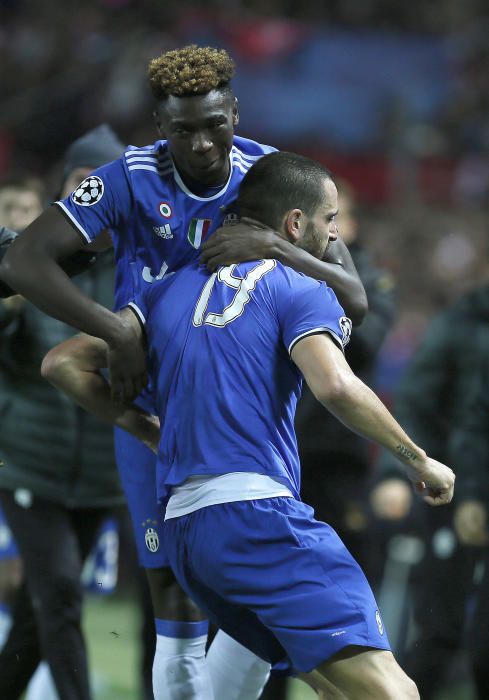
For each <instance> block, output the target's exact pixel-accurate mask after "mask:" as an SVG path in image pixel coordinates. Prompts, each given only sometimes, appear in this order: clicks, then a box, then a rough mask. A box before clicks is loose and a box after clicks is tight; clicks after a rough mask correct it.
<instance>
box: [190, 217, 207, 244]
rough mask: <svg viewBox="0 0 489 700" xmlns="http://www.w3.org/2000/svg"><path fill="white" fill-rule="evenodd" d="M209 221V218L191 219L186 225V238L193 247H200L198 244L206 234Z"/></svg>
mask: <svg viewBox="0 0 489 700" xmlns="http://www.w3.org/2000/svg"><path fill="white" fill-rule="evenodd" d="M211 223H212V220H211V219H192V221H191V222H190V225H189V227H188V233H187V238H188V241H189V243H190V244H191V245H193V247H194V248H200V244H201V243H202V241H203V240H204V238H205V237H206V236H207V233H208V231H209V227H210V225H211Z"/></svg>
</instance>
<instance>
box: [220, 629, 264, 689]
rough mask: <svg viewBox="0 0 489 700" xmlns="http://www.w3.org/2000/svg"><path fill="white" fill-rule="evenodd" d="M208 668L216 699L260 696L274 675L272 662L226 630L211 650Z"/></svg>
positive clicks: (221, 633)
mask: <svg viewBox="0 0 489 700" xmlns="http://www.w3.org/2000/svg"><path fill="white" fill-rule="evenodd" d="M207 668H208V673H209V675H210V678H211V683H212V690H213V693H214V698H215V699H216V700H220V699H221V698H226V700H257V698H259V697H260V696H261V694H262V692H263V688H264V687H265V685H266V683H267V681H268V678H269V677H270V664H269V663H267V662H266V661H263V659H260V658H259V657H258V656H256V655H255V654H253V652H252V651H250V650H249V649H246V647H244V646H242V645H241V644H239V643H238V642H236V641H235V640H234V639H233V638H232V637H230V636H229V635H227V634H226V633H225V632H223V631H222V630H219V631H218V633H217V634H216V636H215V638H214V640H213V642H212V644H211V646H210V648H209V651H208V653H207Z"/></svg>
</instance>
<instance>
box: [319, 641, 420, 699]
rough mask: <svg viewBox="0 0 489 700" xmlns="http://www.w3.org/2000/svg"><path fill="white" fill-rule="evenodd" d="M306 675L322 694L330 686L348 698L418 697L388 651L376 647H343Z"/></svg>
mask: <svg viewBox="0 0 489 700" xmlns="http://www.w3.org/2000/svg"><path fill="white" fill-rule="evenodd" d="M306 678H307V679H308V682H309V684H310V685H312V686H313V687H314V686H315V687H316V688H318V689H319V690H322V691H323V692H324V693H325V694H326V697H328V693H331V686H333V687H334V688H336V689H338V691H339V692H340V693H343V695H344V697H345V698H348V700H419V697H420V696H419V693H418V690H417V688H416V685H415V684H414V682H413V681H412V680H411V679H410V678H409V677H408V676H407V675H406V674H405V673H404V671H403V670H402V669H401V667H400V666H399V664H398V663H397V661H396V660H395V659H394V656H393V655H392V653H391V652H390V651H383V650H379V649H366V648H365V647H351V646H350V647H346V648H345V649H343V650H342V651H340V652H338V653H337V654H335V656H333V657H332V658H331V659H330V660H329V661H327V662H325V663H324V664H322V665H321V666H320V667H318V668H317V669H316V670H315V671H314V672H313V673H312V674H308V675H307V676H306ZM323 679H324V680H325V681H326V684H324V685H323V682H322V681H323ZM332 697H334V696H332ZM339 697H343V696H342V695H340V696H339Z"/></svg>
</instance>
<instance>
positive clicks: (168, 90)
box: [148, 44, 235, 100]
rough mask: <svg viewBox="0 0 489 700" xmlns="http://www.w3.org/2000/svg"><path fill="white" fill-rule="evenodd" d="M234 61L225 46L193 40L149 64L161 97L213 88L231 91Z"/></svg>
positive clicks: (154, 89)
mask: <svg viewBox="0 0 489 700" xmlns="http://www.w3.org/2000/svg"><path fill="white" fill-rule="evenodd" d="M234 69H235V67H234V61H233V60H232V58H231V57H230V56H229V54H228V53H227V51H225V50H224V49H215V48H212V47H210V46H205V47H202V46H197V45H196V44H191V45H190V46H184V47H183V48H181V49H176V50H174V51H167V52H166V53H164V54H162V55H161V56H158V58H154V59H153V60H152V61H150V64H149V66H148V78H149V84H150V86H151V92H152V93H153V96H154V97H155V98H156V99H157V100H164V99H165V98H167V97H168V96H169V95H174V96H176V97H191V96H192V95H205V94H207V93H208V92H210V91H211V90H226V91H231V86H230V81H231V78H232V77H233V75H234Z"/></svg>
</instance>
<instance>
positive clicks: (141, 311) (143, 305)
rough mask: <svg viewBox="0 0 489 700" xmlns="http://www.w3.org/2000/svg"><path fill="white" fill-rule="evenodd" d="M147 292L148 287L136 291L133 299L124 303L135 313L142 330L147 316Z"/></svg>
mask: <svg viewBox="0 0 489 700" xmlns="http://www.w3.org/2000/svg"><path fill="white" fill-rule="evenodd" d="M148 294H149V289H148V288H146V289H144V290H143V291H141V292H138V294H136V296H135V297H134V299H133V300H132V301H130V302H128V303H127V304H126V306H127V308H129V309H131V311H132V312H133V313H134V314H135V316H136V318H137V319H138V321H139V323H140V324H141V327H142V329H143V331H145V329H146V319H147V316H148Z"/></svg>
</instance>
